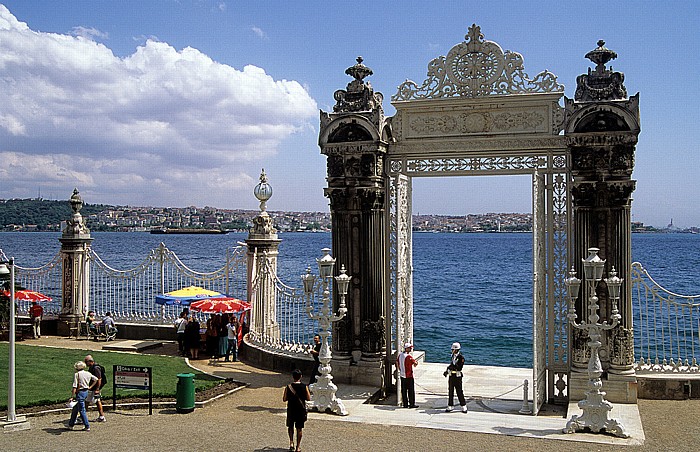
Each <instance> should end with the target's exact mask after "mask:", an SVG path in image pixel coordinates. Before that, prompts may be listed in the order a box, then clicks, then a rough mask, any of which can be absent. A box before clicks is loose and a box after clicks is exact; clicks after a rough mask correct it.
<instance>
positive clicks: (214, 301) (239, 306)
mask: <svg viewBox="0 0 700 452" xmlns="http://www.w3.org/2000/svg"><path fill="white" fill-rule="evenodd" d="M246 309H250V303H248V302H246V301H243V300H239V299H238V298H233V297H217V298H204V299H202V300H197V301H193V302H192V303H191V304H190V310H191V311H201V312H203V313H207V314H211V313H215V314H224V313H226V314H228V313H232V312H240V311H245V310H246Z"/></svg>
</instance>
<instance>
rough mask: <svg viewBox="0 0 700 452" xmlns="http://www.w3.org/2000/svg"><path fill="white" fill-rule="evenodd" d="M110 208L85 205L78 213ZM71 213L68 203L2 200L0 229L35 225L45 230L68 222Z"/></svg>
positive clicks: (97, 211)
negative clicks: (50, 226) (11, 226)
mask: <svg viewBox="0 0 700 452" xmlns="http://www.w3.org/2000/svg"><path fill="white" fill-rule="evenodd" d="M110 207H111V206H106V205H104V204H85V205H84V206H83V208H82V209H81V211H80V213H81V214H82V215H83V216H85V217H87V216H88V215H91V214H94V213H99V212H101V211H103V210H105V209H108V208H110ZM72 213H73V211H72V210H71V208H70V204H69V203H68V201H65V200H63V201H54V200H44V199H3V200H0V228H3V227H5V226H8V225H29V224H35V225H37V229H39V230H43V229H46V228H47V226H48V225H57V224H60V223H61V221H65V220H68V219H69V218H70V217H71V215H72Z"/></svg>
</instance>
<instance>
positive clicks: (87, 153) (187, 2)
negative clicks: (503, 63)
mask: <svg viewBox="0 0 700 452" xmlns="http://www.w3.org/2000/svg"><path fill="white" fill-rule="evenodd" d="M0 4H2V5H4V7H0V86H1V87H0V161H2V162H3V165H2V166H0V186H1V187H2V195H1V196H2V197H4V198H11V197H35V196H37V194H38V193H39V190H41V195H42V196H43V197H45V198H52V199H67V198H68V196H70V194H71V192H72V189H73V187H78V189H79V190H80V191H81V194H82V195H83V197H84V199H85V200H86V201H88V202H93V203H98V202H103V203H110V204H131V205H156V206H186V205H197V206H204V205H210V206H216V207H222V208H251V209H252V208H256V207H257V202H256V200H255V199H254V197H253V195H252V188H253V186H254V185H255V183H257V177H258V175H259V172H260V169H261V168H263V167H264V168H265V170H266V172H267V173H268V176H269V178H270V182H271V184H272V185H273V188H274V196H273V198H272V199H271V200H270V202H269V203H268V206H269V208H270V209H271V210H327V200H326V199H325V198H324V197H323V187H324V186H325V157H323V156H322V155H320V153H319V149H318V145H317V139H318V109H323V110H327V111H328V110H331V109H332V105H333V103H334V100H333V92H334V91H335V90H337V89H342V88H344V87H345V86H346V84H347V83H348V82H349V81H350V79H349V77H348V76H346V75H345V74H344V71H345V69H346V68H347V67H348V66H351V65H352V64H354V62H355V61H354V60H355V57H357V56H358V55H362V56H363V57H364V59H365V64H367V65H368V66H370V67H371V68H372V69H373V71H374V75H373V76H372V77H370V79H369V80H370V81H371V82H372V85H373V86H374V88H375V90H377V91H380V92H382V93H384V95H385V104H384V106H385V109H386V111H387V114H389V115H392V114H393V113H394V110H393V108H392V107H391V105H390V103H389V102H388V99H389V98H390V97H391V95H393V94H394V93H395V92H396V87H397V86H398V85H399V84H400V83H401V82H403V81H404V80H406V79H412V80H415V81H417V82H421V81H422V80H423V79H424V78H425V75H426V70H427V64H428V62H429V61H430V60H431V59H433V58H435V57H437V56H439V55H444V54H446V53H447V52H448V51H449V49H450V48H451V47H452V46H453V45H455V44H457V43H458V42H460V41H462V40H463V39H464V35H465V34H466V32H467V29H468V27H469V26H470V25H471V24H472V23H476V24H478V25H480V26H481V30H482V33H483V34H484V36H485V38H486V39H488V40H492V41H495V42H497V43H499V44H500V45H501V47H502V48H503V49H504V50H505V49H507V50H512V51H516V52H519V53H521V54H522V55H523V57H524V63H525V70H526V72H528V73H529V74H530V75H531V76H534V75H535V74H537V73H538V72H540V71H542V70H544V69H548V70H550V71H552V72H553V73H554V74H556V75H557V76H558V77H559V82H560V83H563V84H564V85H565V86H566V95H567V96H569V97H573V93H574V90H575V83H576V76H577V75H579V74H581V73H584V72H586V71H587V68H588V67H589V66H591V64H590V62H589V61H588V60H586V59H584V57H583V55H584V54H585V53H586V52H588V51H589V50H592V49H593V48H594V47H595V43H596V41H597V40H598V39H604V40H605V41H606V46H607V47H609V48H611V49H613V50H615V51H616V52H617V53H618V56H619V57H618V59H617V60H614V61H612V65H613V67H614V68H615V69H616V70H619V71H622V72H624V73H625V77H626V80H625V84H626V87H627V91H628V93H630V94H634V93H636V92H641V102H640V103H641V117H642V118H641V119H642V133H641V136H640V142H639V145H638V146H637V154H636V166H635V172H634V175H633V177H634V178H635V179H636V180H637V181H638V182H637V190H636V191H635V193H634V202H633V219H634V220H636V221H643V222H645V223H647V224H652V225H657V226H663V225H666V224H667V223H668V222H669V220H670V219H671V218H673V220H674V223H675V224H676V225H678V226H695V225H700V209H697V208H696V200H697V199H698V198H700V185H699V184H698V183H697V180H698V178H697V167H698V166H699V165H698V164H699V163H700V159H698V157H697V153H698V150H699V149H698V145H697V140H695V139H694V136H695V133H694V132H695V130H696V129H697V124H700V108H699V107H698V104H697V103H696V102H695V99H696V98H697V97H698V81H699V79H698V74H699V73H700V67H699V66H700V62H699V60H698V58H697V57H696V56H695V54H696V53H697V51H698V50H699V49H700V45H699V44H700V37H699V35H700V34H699V33H698V29H700V27H699V25H700V7H699V6H697V5H698V2H693V1H687V2H673V1H670V2H621V1H610V2H605V3H604V4H591V3H590V2H561V1H552V2H546V1H543V2H522V1H518V2H515V1H513V2H509V1H502V2H499V1H462V2H442V1H432V2H415V1H404V2H381V1H359V0H357V1H352V2H346V1H336V2H327V1H324V2H321V1H303V2H288V1H284V2H283V1H279V2H252V1H251V2H247V1H230V0H229V1H227V0H223V1H207V0H179V1H175V0H172V1H167V0H161V1H149V0H140V1H129V0H125V1H118V2H108V1H76V0H72V1H51V2H45V1H27V0H21V1H20V0H18V1H2V0H0ZM530 198H531V195H530V181H529V178H527V177H505V178H504V177H498V178H496V177H487V178H473V177H472V178H429V179H416V180H414V196H413V204H414V212H416V213H418V212H420V213H437V214H465V213H472V212H473V213H478V212H529V211H530V210H531V205H530V204H531V199H530Z"/></svg>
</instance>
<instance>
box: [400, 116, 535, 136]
mask: <svg viewBox="0 0 700 452" xmlns="http://www.w3.org/2000/svg"><path fill="white" fill-rule="evenodd" d="M409 117H410V116H409ZM548 125H549V124H548V123H547V121H546V120H545V114H544V112H541V111H504V112H496V113H493V112H490V111H472V112H468V113H451V114H450V113H444V114H425V115H420V116H417V115H416V116H414V117H412V118H410V120H409V124H408V129H409V137H411V138H415V137H420V136H430V135H442V136H444V135H468V134H481V133H489V132H510V133H513V132H528V133H533V132H542V131H546V129H547V127H548Z"/></svg>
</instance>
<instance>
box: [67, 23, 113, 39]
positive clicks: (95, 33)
mask: <svg viewBox="0 0 700 452" xmlns="http://www.w3.org/2000/svg"><path fill="white" fill-rule="evenodd" d="M71 34H72V35H73V36H80V37H82V38H85V39H90V40H94V39H95V38H98V39H107V38H109V34H108V33H105V32H103V31H100V30H98V29H97V28H94V27H82V26H78V27H73V32H72V33H71Z"/></svg>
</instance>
